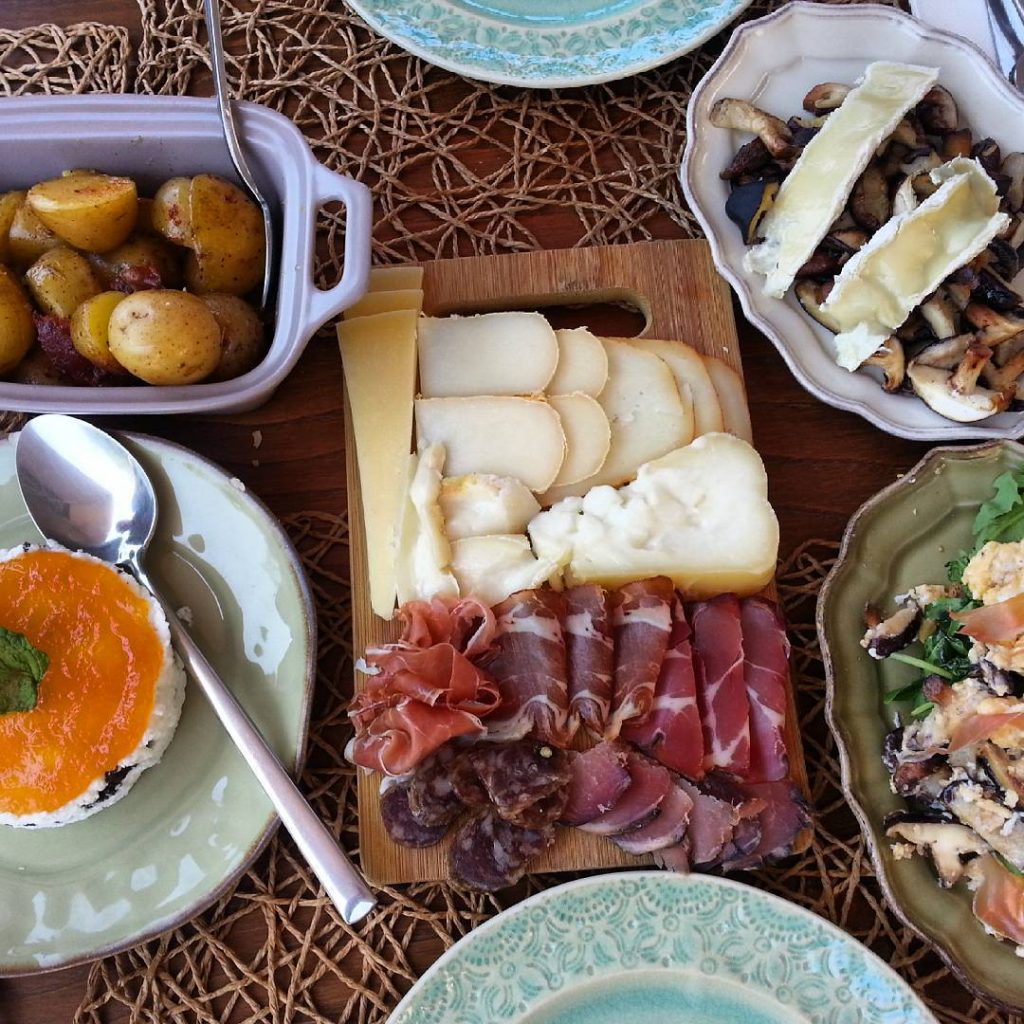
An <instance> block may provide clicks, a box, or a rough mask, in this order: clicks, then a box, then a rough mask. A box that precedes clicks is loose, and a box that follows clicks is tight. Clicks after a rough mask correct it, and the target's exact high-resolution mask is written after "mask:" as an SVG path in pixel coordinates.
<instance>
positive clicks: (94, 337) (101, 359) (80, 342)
mask: <svg viewBox="0 0 1024 1024" xmlns="http://www.w3.org/2000/svg"><path fill="white" fill-rule="evenodd" d="M126 298H127V296H126V295H125V294H124V293H123V292H100V293H99V295H94V296H92V298H90V299H86V300H85V302H83V303H82V304H81V305H80V306H79V307H78V309H76V310H75V312H74V314H73V315H72V317H71V344H72V345H74V346H75V348H76V349H77V351H78V354H79V355H82V356H85V358H86V359H88V360H89V362H90V363H92V364H93V366H98V367H99V368H100V369H101V370H106V371H107V373H124V367H123V366H122V365H121V364H120V363H119V362H118V361H117V360H116V359H115V358H114V357H113V356H112V355H111V354H110V338H109V330H110V316H111V314H112V313H113V312H114V309H115V308H116V307H117V306H119V305H120V304H121V303H122V302H124V301H125V299H126Z"/></svg>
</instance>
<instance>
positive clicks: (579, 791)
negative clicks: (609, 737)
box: [562, 743, 631, 825]
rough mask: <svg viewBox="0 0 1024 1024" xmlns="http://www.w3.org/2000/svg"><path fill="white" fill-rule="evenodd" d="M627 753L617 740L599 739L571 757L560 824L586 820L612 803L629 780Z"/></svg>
mask: <svg viewBox="0 0 1024 1024" xmlns="http://www.w3.org/2000/svg"><path fill="white" fill-rule="evenodd" d="M627 754H628V751H627V750H626V748H625V747H623V746H621V745H620V744H618V743H599V744H598V745H597V746H596V747H591V748H590V750H585V751H584V752H583V753H582V754H577V755H576V756H575V757H574V758H573V759H572V763H571V774H570V778H569V798H568V800H567V802H566V805H565V808H564V809H563V811H562V823H563V824H565V825H583V824H586V822H588V821H593V820H594V819H595V818H596V817H598V816H599V815H601V814H604V812H605V811H607V810H610V809H611V808H612V807H614V806H615V804H616V803H617V801H618V799H619V797H620V796H622V794H623V793H624V792H625V791H626V789H627V788H628V787H629V784H630V781H631V779H630V775H629V770H628V769H627V767H626V759H627Z"/></svg>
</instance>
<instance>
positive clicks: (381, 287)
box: [369, 266, 423, 292]
mask: <svg viewBox="0 0 1024 1024" xmlns="http://www.w3.org/2000/svg"><path fill="white" fill-rule="evenodd" d="M409 288H418V289H420V290H421V291H422V290H423V268H422V267H416V266H397V267H374V268H373V269H372V270H371V271H370V288H369V290H370V291H371V292H389V291H393V290H395V289H400V290H403V291H404V290H406V289H409Z"/></svg>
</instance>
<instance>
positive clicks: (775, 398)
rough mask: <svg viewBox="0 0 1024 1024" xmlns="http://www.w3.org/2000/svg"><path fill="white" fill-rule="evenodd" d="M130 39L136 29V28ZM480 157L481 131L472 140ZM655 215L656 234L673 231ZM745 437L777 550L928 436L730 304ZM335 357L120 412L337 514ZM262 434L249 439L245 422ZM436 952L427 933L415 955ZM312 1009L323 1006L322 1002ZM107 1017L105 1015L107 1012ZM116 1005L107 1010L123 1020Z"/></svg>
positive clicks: (7, 15) (269, 493)
mask: <svg viewBox="0 0 1024 1024" xmlns="http://www.w3.org/2000/svg"><path fill="white" fill-rule="evenodd" d="M93 20H94V21H99V22H104V23H107V24H123V25H125V26H126V27H127V28H128V29H129V32H130V33H132V35H133V36H137V33H138V29H139V12H138V7H137V5H136V4H135V2H134V0H3V2H2V3H0V28H21V27H25V26H30V25H33V24H38V23H42V22H44V21H45V22H56V23H58V24H62V25H70V24H74V23H76V22H82V21H93ZM136 41H137V39H136ZM478 145H479V147H480V149H481V157H482V158H486V156H487V155H488V154H487V152H486V150H487V148H488V144H487V141H486V139H481V140H480V141H479V143H478ZM534 230H535V231H536V232H537V234H538V235H539V236H541V237H542V238H543V239H544V243H545V245H546V246H547V247H550V248H558V247H561V246H564V245H567V244H569V243H570V242H571V240H572V238H571V232H572V230H573V229H572V224H571V223H570V215H569V214H567V215H566V217H565V219H564V220H563V219H562V218H560V217H559V215H558V213H557V211H555V212H549V213H547V214H546V220H545V222H544V223H543V225H542V226H538V225H537V224H534ZM679 234H680V232H679V231H678V229H677V228H676V227H675V225H673V224H672V223H671V222H670V221H667V220H666V221H665V222H664V224H663V227H662V231H661V235H662V237H665V238H671V237H677V236H678V235H679ZM735 312H736V320H737V325H738V328H739V336H740V347H741V352H742V358H743V366H744V372H745V375H746V379H747V386H748V391H749V396H750V406H751V414H752V419H753V426H754V437H755V441H756V444H757V447H758V449H759V451H760V452H761V454H762V456H763V457H764V461H765V464H766V466H767V469H768V477H769V481H770V484H769V486H770V496H771V500H772V503H773V504H774V506H775V509H776V511H777V513H778V516H779V520H780V523H781V527H782V553H783V554H786V553H788V552H789V551H791V550H792V549H793V548H795V547H796V546H797V545H798V544H800V543H801V542H802V541H805V540H807V539H810V538H813V537H824V538H836V539H838V537H839V536H840V534H841V533H842V530H843V527H844V525H845V524H846V521H847V520H848V519H849V517H850V515H851V514H852V513H853V512H854V511H855V510H856V508H857V507H858V506H859V505H860V504H861V502H863V501H864V500H865V499H866V498H868V497H869V496H870V495H872V494H873V493H875V492H876V491H877V490H879V488H881V487H883V486H885V485H886V484H889V483H891V482H892V481H893V480H894V479H896V477H897V476H898V475H899V474H900V473H902V472H904V471H906V470H907V469H908V468H909V467H910V466H912V465H913V464H914V462H916V461H917V459H919V458H920V457H921V455H922V454H923V453H924V452H925V451H926V450H927V446H926V445H923V444H916V443H913V442H909V441H904V440H901V439H899V438H895V437H889V436H887V435H886V434H883V433H882V432H881V431H879V430H877V429H876V428H874V427H872V426H871V425H870V424H868V423H867V422H866V421H864V420H862V419H861V418H860V417H858V416H855V415H853V414H852V413H846V412H840V411H837V410H835V409H831V408H829V407H828V406H826V405H823V404H822V403H820V402H818V401H817V400H816V399H815V398H813V397H812V396H811V395H809V394H807V393H806V392H805V391H804V390H803V389H802V388H801V387H800V385H799V384H797V382H796V381H795V380H794V378H793V376H792V375H791V374H790V372H789V371H788V370H787V369H786V366H785V364H784V363H783V361H782V358H781V357H780V356H779V355H778V354H777V353H776V351H775V350H774V348H773V347H772V346H771V344H770V343H769V342H768V341H767V340H766V339H765V338H764V337H763V336H762V335H761V334H760V333H759V332H758V331H756V330H755V329H754V328H752V327H751V326H750V325H749V324H747V323H746V321H745V320H744V319H743V316H742V312H741V311H740V309H739V306H738V305H736V307H735ZM342 393H343V389H342V383H341V365H340V359H339V356H338V352H337V348H336V347H335V346H334V345H333V344H331V343H330V342H324V341H322V340H321V341H319V342H317V341H314V342H313V343H311V344H310V346H309V348H308V349H307V351H306V353H305V355H304V356H303V357H302V359H301V360H300V362H299V364H298V366H297V368H296V370H295V372H294V373H293V374H292V375H291V377H290V378H289V379H288V380H287V381H286V383H285V384H284V385H283V386H282V387H281V389H280V390H279V391H278V393H277V394H276V395H275V396H274V398H273V399H272V400H271V401H270V402H269V403H268V404H267V405H266V406H264V407H263V408H262V409H258V410H256V411H254V412H252V413H247V414H245V415H241V416H230V417H219V418H193V417H167V416H161V417H153V418H147V419H134V420H127V419H126V420H123V421H118V422H117V423H116V425H117V426H119V427H130V428H132V429H137V430H142V431H145V432H147V433H151V434H157V435H159V436H161V437H165V438H168V439H171V440H173V441H177V442H179V443H181V444H185V445H188V446H189V447H191V448H194V449H195V450H196V451H198V452H200V453H201V454H203V455H205V456H207V457H209V458H211V459H213V460H215V461H217V462H219V463H220V464H221V465H223V466H224V467H225V468H226V469H227V470H228V471H229V472H230V473H232V474H233V475H236V476H238V477H239V478H241V479H242V480H243V481H244V482H245V484H246V486H247V487H248V488H249V489H251V490H252V491H253V492H255V493H256V494H258V495H259V496H260V497H261V498H262V499H263V500H264V501H265V502H266V503H267V504H268V505H269V506H270V508H271V509H272V510H273V511H274V512H275V513H277V514H278V515H282V516H283V515H287V514H289V513H292V512H298V511H304V510H318V511H324V512H332V513H337V512H339V511H341V510H342V509H343V508H344V507H345V464H344V442H343V435H342V430H343V426H342V420H343V417H342ZM257 429H258V430H259V431H260V432H261V433H262V443H261V445H260V447H259V449H258V450H256V448H255V447H254V443H253V432H254V431H255V430H257ZM440 951H441V946H440V942H439V940H436V939H434V938H432V937H431V938H427V939H425V940H424V942H423V949H417V950H416V954H417V955H416V957H415V959H416V960H417V961H419V962H422V963H424V964H426V963H428V962H429V961H430V960H432V959H433V958H434V957H435V956H436V955H437V954H439V953H440ZM88 971H89V967H88V966H87V965H85V966H80V967H73V968H69V969H67V970H63V971H58V972H55V973H50V974H43V975H38V976H36V977H33V978H25V979H11V980H0V1024H64V1022H69V1021H71V1020H72V1017H73V1014H74V1012H75V1010H76V1009H77V1007H78V1005H79V1002H80V999H81V995H82V992H83V990H84V987H85V980H86V977H87V974H88ZM322 1010H323V1012H324V1014H325V1015H326V1016H329V1015H330V1013H331V1010H332V1007H330V1006H323V1007H322ZM105 1019H106V1018H105ZM127 1019H128V1016H127V1013H126V1012H120V1013H119V1012H117V1011H115V1012H114V1013H113V1014H112V1015H111V1016H110V1017H109V1020H110V1022H111V1024H113V1022H115V1021H120V1020H127Z"/></svg>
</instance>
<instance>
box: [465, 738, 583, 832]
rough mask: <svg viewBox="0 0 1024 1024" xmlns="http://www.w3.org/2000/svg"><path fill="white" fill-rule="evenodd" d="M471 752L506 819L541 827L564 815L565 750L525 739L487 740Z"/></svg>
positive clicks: (566, 790)
mask: <svg viewBox="0 0 1024 1024" xmlns="http://www.w3.org/2000/svg"><path fill="white" fill-rule="evenodd" d="M468 756H469V762H470V764H471V765H472V766H473V768H474V769H475V770H476V773H477V777H478V778H479V780H480V783H481V785H482V786H483V788H484V790H485V792H486V793H487V797H488V799H489V800H490V802H491V804H492V805H493V806H494V809H495V810H496V811H497V812H498V814H499V815H500V816H501V817H502V818H504V819H505V820H506V821H511V822H512V823H513V824H514V825H521V826H523V827H526V828H539V827H541V826H543V825H546V824H548V823H550V822H553V821H557V820H558V818H559V817H560V816H561V814H562V811H563V809H564V807H565V802H566V800H567V799H568V796H569V778H570V774H571V769H570V766H569V757H568V755H567V754H566V753H565V751H564V750H559V749H558V748H557V747H551V746H549V745H548V744H546V743H539V742H537V741H535V740H529V739H525V740H518V741H516V742H514V743H502V744H490V743H488V744H484V745H482V746H478V747H476V748H475V749H474V750H472V751H470V753H469V755H468Z"/></svg>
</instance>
